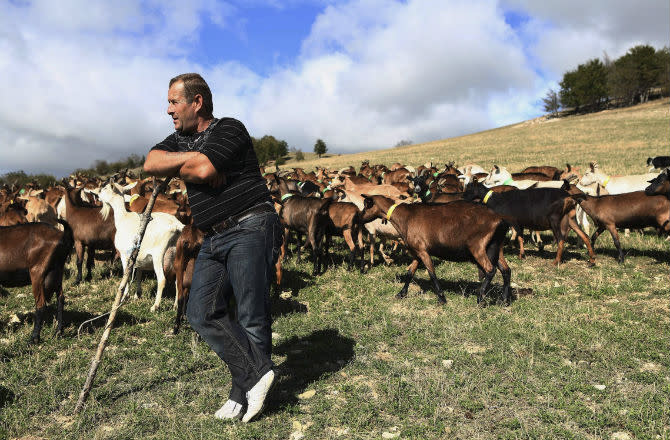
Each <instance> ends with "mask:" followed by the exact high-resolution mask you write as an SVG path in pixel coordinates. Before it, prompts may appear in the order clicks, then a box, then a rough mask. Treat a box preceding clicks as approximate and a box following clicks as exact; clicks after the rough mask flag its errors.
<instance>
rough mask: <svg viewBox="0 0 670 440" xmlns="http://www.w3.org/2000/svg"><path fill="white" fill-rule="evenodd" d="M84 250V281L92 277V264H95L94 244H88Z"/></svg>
mask: <svg viewBox="0 0 670 440" xmlns="http://www.w3.org/2000/svg"><path fill="white" fill-rule="evenodd" d="M86 252H87V258H86V278H84V281H91V280H92V279H93V266H94V265H95V246H94V245H92V244H89V245H88V246H87V249H86Z"/></svg>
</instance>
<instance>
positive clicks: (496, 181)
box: [482, 165, 562, 189]
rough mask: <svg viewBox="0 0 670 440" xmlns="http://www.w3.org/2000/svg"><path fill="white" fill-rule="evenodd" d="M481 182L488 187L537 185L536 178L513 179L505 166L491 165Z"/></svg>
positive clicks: (522, 187)
mask: <svg viewBox="0 0 670 440" xmlns="http://www.w3.org/2000/svg"><path fill="white" fill-rule="evenodd" d="M482 183H483V184H484V185H486V186H488V187H492V186H498V185H510V186H516V187H517V188H519V189H528V188H531V187H534V186H535V185H537V180H528V179H526V180H513V179H512V174H511V173H510V172H509V171H507V168H505V167H499V166H498V165H493V168H492V169H491V172H490V173H489V175H488V177H487V178H486V179H485V180H484V181H483V182H482ZM561 184H562V183H561Z"/></svg>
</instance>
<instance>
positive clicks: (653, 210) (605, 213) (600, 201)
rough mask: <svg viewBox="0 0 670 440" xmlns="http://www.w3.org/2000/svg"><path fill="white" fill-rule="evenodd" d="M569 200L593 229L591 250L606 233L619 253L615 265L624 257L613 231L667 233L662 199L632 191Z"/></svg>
mask: <svg viewBox="0 0 670 440" xmlns="http://www.w3.org/2000/svg"><path fill="white" fill-rule="evenodd" d="M573 197H574V198H575V199H576V200H577V202H578V203H579V205H580V206H581V207H582V209H583V210H584V211H585V212H586V213H587V214H588V215H589V217H591V219H593V223H594V224H595V226H596V231H595V232H594V233H593V236H592V237H591V244H592V245H593V246H595V242H596V239H597V238H598V236H599V235H600V234H602V233H603V231H604V230H605V229H607V230H608V231H609V233H610V234H611V235H612V240H613V241H614V246H616V249H617V251H618V253H619V256H618V258H617V261H618V262H619V263H623V262H624V254H623V251H622V249H621V243H620V242H619V234H618V233H617V227H619V228H630V229H642V228H646V227H648V226H653V227H655V228H658V232H659V235H660V234H661V233H666V234H667V233H669V232H670V200H668V198H667V197H666V196H664V195H653V196H648V195H646V194H645V193H644V191H635V192H630V193H623V194H613V195H607V196H600V197H591V196H589V195H586V194H584V195H576V196H573Z"/></svg>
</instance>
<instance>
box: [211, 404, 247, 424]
mask: <svg viewBox="0 0 670 440" xmlns="http://www.w3.org/2000/svg"><path fill="white" fill-rule="evenodd" d="M243 407H244V405H242V404H241V403H237V402H235V401H234V400H228V401H227V402H226V403H224V404H223V406H222V407H221V408H219V410H218V411H217V412H215V413H214V417H216V418H217V419H221V420H232V419H238V420H239V419H240V418H242V408H243Z"/></svg>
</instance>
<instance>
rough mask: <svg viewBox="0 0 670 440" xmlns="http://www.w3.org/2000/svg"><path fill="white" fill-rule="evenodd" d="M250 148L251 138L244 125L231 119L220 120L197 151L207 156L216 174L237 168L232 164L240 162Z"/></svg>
mask: <svg viewBox="0 0 670 440" xmlns="http://www.w3.org/2000/svg"><path fill="white" fill-rule="evenodd" d="M248 148H253V147H252V146H251V137H250V136H249V133H248V132H247V129H246V128H245V127H244V125H243V124H242V123H241V122H240V121H238V120H236V119H232V118H226V119H223V120H220V121H219V122H218V123H217V125H216V127H214V130H213V131H212V134H211V136H209V138H208V139H207V141H206V142H205V143H204V145H203V146H202V147H201V148H200V149H199V151H200V153H202V154H204V155H205V156H207V158H208V159H209V161H210V162H211V163H212V165H213V166H214V168H216V170H217V171H218V172H223V171H226V170H228V169H230V168H238V167H239V165H240V164H237V166H236V165H235V164H234V163H235V162H239V161H241V159H242V157H243V156H244V153H245V152H246V151H247V150H248Z"/></svg>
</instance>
